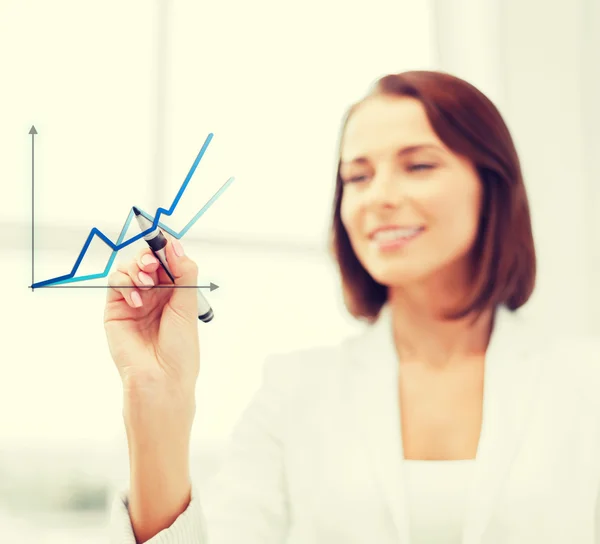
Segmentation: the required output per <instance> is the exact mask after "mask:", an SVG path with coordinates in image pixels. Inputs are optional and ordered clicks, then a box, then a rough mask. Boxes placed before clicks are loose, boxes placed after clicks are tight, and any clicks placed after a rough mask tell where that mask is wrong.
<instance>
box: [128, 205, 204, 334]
mask: <svg viewBox="0 0 600 544" xmlns="http://www.w3.org/2000/svg"><path fill="white" fill-rule="evenodd" d="M133 213H135V218H136V219H137V222H138V225H139V226H140V229H141V230H142V232H144V231H146V230H148V229H149V228H152V222H151V221H149V220H148V219H146V218H145V217H144V216H143V215H142V214H141V213H140V210H138V209H137V208H136V207H135V206H134V207H133ZM144 240H146V242H147V243H148V245H149V246H150V249H151V250H152V253H154V256H155V257H156V258H157V259H158V261H159V262H160V264H161V265H162V267H163V269H164V271H165V272H166V273H167V275H168V276H169V278H170V279H171V281H172V282H173V283H175V278H174V277H173V274H172V273H171V271H170V270H169V265H168V264H167V254H166V252H165V247H166V245H167V239H166V238H165V235H164V234H163V232H162V230H160V227H159V226H158V225H156V228H155V229H154V230H153V231H151V232H149V233H148V234H146V235H145V236H144ZM197 291H198V319H200V321H204V322H205V323H208V322H209V321H211V320H212V318H213V317H214V313H213V309H212V308H211V307H210V304H209V303H208V301H207V300H206V298H205V297H204V295H203V294H202V291H201V290H200V289H199V288H198V289H197Z"/></svg>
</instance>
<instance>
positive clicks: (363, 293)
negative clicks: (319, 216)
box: [329, 71, 536, 322]
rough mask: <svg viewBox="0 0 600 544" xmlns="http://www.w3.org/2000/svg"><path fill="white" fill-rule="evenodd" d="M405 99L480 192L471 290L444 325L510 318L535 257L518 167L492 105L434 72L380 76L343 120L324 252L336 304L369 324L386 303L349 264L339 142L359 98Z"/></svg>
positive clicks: (352, 259) (377, 287) (529, 284)
mask: <svg viewBox="0 0 600 544" xmlns="http://www.w3.org/2000/svg"><path fill="white" fill-rule="evenodd" d="M378 95H386V96H399V97H402V96H407V97H412V98H416V99H417V100H419V101H420V102H421V103H422V104H423V106H424V108H425V112H426V114H427V117H428V119H429V122H430V123H431V125H432V127H433V129H434V131H435V132H436V134H437V136H438V137H439V138H440V139H441V140H442V141H443V142H444V144H445V145H446V146H447V147H448V148H450V149H451V150H452V151H453V152H454V153H456V154H458V155H462V156H464V157H466V158H468V159H470V160H471V161H472V162H473V164H474V165H475V167H476V168H477V172H478V174H479V178H480V180H481V182H482V184H483V206H482V212H481V218H480V222H479V231H478V235H477V238H476V241H475V244H474V247H473V258H474V259H473V262H474V270H473V287H472V289H471V292H470V294H469V296H468V297H467V300H466V301H465V303H464V305H463V306H462V307H461V308H458V309H457V310H456V311H455V312H453V313H452V314H450V315H448V316H447V317H448V318H450V319H453V318H461V317H464V316H466V315H468V314H470V313H471V312H475V313H476V314H479V313H480V312H481V311H484V310H486V309H488V308H492V307H495V306H497V305H499V304H505V305H506V306H507V307H508V308H509V309H511V310H516V309H517V308H519V307H520V306H522V305H523V304H525V302H527V300H528V299H529V297H530V296H531V294H532V292H533V289H534V285H535V274H536V256H535V248H534V242H533V235H532V229H531V219H530V214H529V204H528V201H527V194H526V192H525V186H524V183H523V178H522V173H521V166H520V163H519V158H518V155H517V151H516V149H515V146H514V143H513V140H512V138H511V135H510V133H509V130H508V128H507V126H506V124H505V123H504V121H503V119H502V116H501V115H500V113H499V111H498V110H497V108H496V107H495V106H494V104H493V103H492V102H491V101H490V100H489V99H488V98H487V97H486V96H485V95H483V94H482V93H481V92H480V91H479V90H478V89H477V88H475V87H474V86H473V85H471V84H469V83H467V82H466V81H463V80H462V79H459V78H457V77H455V76H452V75H449V74H446V73H444V72H437V71H410V72H403V73H401V74H391V75H386V76H384V77H382V78H380V79H379V80H377V81H376V82H375V84H374V86H373V87H372V89H371V91H370V92H369V93H368V94H367V95H366V96H365V97H364V98H363V99H362V100H360V101H359V102H357V103H356V104H354V105H352V106H351V107H350V108H349V110H348V111H347V113H346V115H345V119H344V121H343V123H342V128H341V133H340V137H339V148H338V166H337V174H336V186H335V196H334V203H333V220H332V228H331V235H330V240H329V243H330V250H331V253H332V255H333V257H334V258H335V260H336V261H337V265H338V267H339V270H340V273H341V278H342V287H343V294H344V302H345V305H346V308H347V309H348V311H349V312H350V313H351V315H353V316H354V317H355V318H357V319H365V320H367V321H369V322H373V321H374V320H375V319H376V318H377V316H378V315H379V312H380V310H381V307H382V306H383V304H384V303H385V302H386V301H387V295H388V293H387V286H385V285H382V284H380V283H378V282H376V281H375V280H374V279H373V278H372V277H371V275H370V274H369V273H368V272H367V271H366V270H365V269H364V267H363V266H362V264H361V263H360V262H359V260H358V258H357V257H356V255H355V253H354V251H353V249H352V246H351V245H350V240H349V238H348V234H347V232H346V229H345V228H344V226H343V224H342V220H341V215H340V206H341V201H342V191H343V184H342V180H341V179H340V159H341V149H342V140H343V135H344V132H345V130H346V125H347V123H348V120H349V118H350V116H351V115H352V113H353V112H354V111H355V110H356V108H357V107H358V106H360V104H361V103H362V102H363V101H364V100H365V99H367V98H369V97H372V96H378Z"/></svg>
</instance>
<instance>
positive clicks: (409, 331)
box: [388, 285, 494, 370]
mask: <svg viewBox="0 0 600 544" xmlns="http://www.w3.org/2000/svg"><path fill="white" fill-rule="evenodd" d="M446 287H447V286H446ZM455 287H458V286H455ZM448 293H454V295H453V296H449V295H448ZM457 293H458V294H457ZM461 293H464V290H463V289H442V288H441V286H438V288H432V286H431V285H429V286H427V287H425V286H422V287H417V288H411V289H392V288H390V290H389V294H390V296H389V302H388V303H389V306H390V311H391V317H392V323H393V330H394V341H395V344H396V350H397V353H398V357H399V360H400V361H401V363H402V364H419V365H425V366H427V367H431V368H435V369H439V370H442V369H445V368H447V367H449V366H452V365H455V364H457V363H459V362H464V361H466V360H472V359H475V358H481V357H482V356H484V355H485V352H486V350H487V345H488V343H489V340H490V335H491V331H492V327H493V317H494V316H493V310H486V311H485V312H483V313H482V314H481V316H480V317H479V318H478V319H477V320H476V321H475V322H473V317H474V316H473V315H467V316H466V317H464V318H461V319H458V320H448V319H446V318H445V317H444V313H445V312H447V311H448V310H451V309H454V307H455V305H456V304H457V303H458V302H459V301H460V300H461V298H460V294H461Z"/></svg>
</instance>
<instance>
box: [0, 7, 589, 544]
mask: <svg viewBox="0 0 600 544" xmlns="http://www.w3.org/2000/svg"><path fill="white" fill-rule="evenodd" d="M0 67H1V70H2V80H3V85H2V90H1V91H0V199H1V202H2V206H1V208H0V233H1V236H0V260H1V262H2V271H1V272H0V274H1V275H2V276H1V277H2V283H3V285H4V296H3V304H2V307H3V311H2V312H1V313H0V337H1V339H2V350H1V352H0V353H1V355H0V365H1V371H2V373H1V376H0V542H2V543H7V544H12V543H23V544H26V543H33V542H35V543H36V544H58V543H60V544H69V543H75V542H76V543H78V544H80V543H81V542H86V543H91V544H94V543H96V542H105V541H106V540H107V536H108V532H107V528H106V527H107V523H108V515H109V507H110V503H111V502H112V500H113V498H114V494H115V493H116V492H117V490H119V489H122V488H124V487H125V486H126V485H127V478H128V464H127V462H128V459H127V446H126V440H125V435H124V429H123V422H122V415H121V410H122V398H121V385H120V380H119V377H118V374H117V372H116V370H115V368H114V364H113V362H112V359H111V357H110V354H109V352H108V347H107V344H106V340H105V336H104V329H103V323H102V319H103V308H104V300H105V297H106V290H105V289H80V288H79V289H37V290H35V291H34V292H33V293H32V291H31V289H28V287H27V286H29V285H31V283H32V273H33V274H34V281H35V282H40V281H43V280H46V279H50V278H54V277H57V276H61V275H64V274H68V273H70V272H71V270H72V268H73V265H74V264H75V261H76V259H77V256H78V255H79V253H80V251H81V249H82V246H83V244H84V242H85V241H86V239H87V237H88V234H89V232H90V229H91V228H92V227H97V228H99V229H100V230H101V231H102V232H103V233H104V234H106V236H108V237H109V238H110V239H111V240H113V241H115V240H116V239H117V238H118V236H119V233H120V230H121V228H122V225H123V223H124V221H125V218H126V217H127V214H128V213H129V211H130V209H131V206H133V205H136V206H139V207H141V208H142V209H144V210H146V211H147V212H149V213H151V214H154V213H155V210H156V208H157V207H159V206H163V207H169V206H170V204H171V202H172V200H173V198H174V197H175V194H176V193H177V191H178V189H179V188H180V186H181V184H182V183H183V181H184V179H185V177H186V175H187V174H188V171H189V169H190V167H191V165H192V163H193V162H194V160H195V158H196V156H197V154H198V152H199V150H200V148H201V147H202V145H203V144H204V142H205V140H206V137H207V136H208V134H209V133H213V134H214V137H213V139H212V141H211V143H210V144H209V146H208V149H207V150H206V153H205V155H204V158H203V159H202V160H201V162H200V164H199V166H198V168H197V170H196V172H195V174H194V176H193V178H192V179H191V181H190V184H189V186H188V188H187V190H186V192H185V194H184V197H183V198H182V200H181V202H180V204H179V205H178V207H177V209H176V211H175V213H174V214H173V215H172V216H171V217H164V216H163V218H162V219H161V220H162V221H164V222H165V223H167V224H168V225H169V226H170V227H171V228H173V229H175V230H178V229H181V228H182V227H183V226H184V225H185V224H186V223H187V222H188V221H189V219H190V218H191V217H193V216H194V215H195V214H196V213H197V212H198V210H200V209H201V208H202V206H204V204H205V203H206V201H207V200H208V199H209V198H210V197H211V196H212V195H213V194H214V193H215V192H216V191H217V190H218V189H219V188H220V187H221V186H222V185H223V184H224V183H225V182H226V180H227V179H228V178H229V177H231V176H235V178H236V179H235V181H234V182H233V184H232V185H231V186H230V187H229V188H228V189H227V190H226V191H225V192H224V193H223V194H222V195H221V196H220V197H219V198H218V199H217V201H216V202H215V203H214V204H213V205H212V206H211V207H210V209H209V210H208V211H207V212H206V213H205V214H204V215H203V216H202V217H201V218H200V220H199V221H198V222H197V223H196V224H195V225H194V227H192V229H191V230H190V231H189V233H188V234H186V236H185V237H184V239H183V243H184V246H185V248H186V251H187V252H188V254H189V255H190V256H191V257H192V258H193V259H195V260H196V261H197V262H198V264H199V268H200V272H199V283H200V284H202V285H208V284H209V283H210V282H213V283H215V284H217V285H218V286H219V289H217V290H216V291H213V292H208V291H206V296H207V298H208V299H209V300H210V302H211V304H212V306H213V308H214V311H215V316H216V317H215V320H214V321H213V322H212V323H210V324H208V325H206V324H200V325H199V328H200V334H201V343H202V361H201V374H200V380H199V383H198V410H197V418H196V422H195V426H194V430H193V458H194V462H193V467H192V470H193V476H194V478H196V479H197V480H199V481H202V480H203V479H204V478H206V477H209V476H210V475H211V474H212V473H213V471H214V470H215V469H216V468H217V467H218V464H219V459H220V455H219V453H220V451H221V448H222V447H223V444H224V441H225V440H226V439H227V438H228V436H229V433H230V431H231V430H232V426H233V425H234V423H235V422H236V420H237V418H238V417H239V416H240V413H241V411H242V410H243V408H244V407H245V406H246V404H247V403H248V401H249V400H250V397H251V396H252V394H253V393H254V391H255V390H256V388H257V387H258V385H259V383H260V377H261V374H260V372H261V367H262V364H263V362H264V357H265V356H266V355H267V354H270V353H273V352H284V351H290V350H293V349H296V348H298V347H303V346H309V345H315V344H330V343H337V342H338V341H340V340H341V339H342V338H343V337H344V336H345V335H347V334H350V333H352V332H354V331H356V330H358V328H359V325H358V324H357V323H355V322H353V321H352V319H351V318H350V317H349V316H348V315H347V313H346V311H345V308H344V306H343V303H342V298H341V291H340V286H339V281H338V277H337V274H336V268H335V266H334V264H333V262H332V261H331V259H330V258H329V256H328V254H327V250H326V243H327V233H328V227H329V221H330V210H331V201H332V196H333V188H334V173H335V158H336V157H335V151H336V144H337V139H338V135H339V128H340V123H341V120H342V115H343V113H344V112H345V110H346V108H347V107H348V106H349V105H350V104H351V103H352V102H354V101H355V100H357V99H359V98H360V97H361V96H362V95H363V94H364V93H365V92H366V91H367V89H368V88H369V86H370V85H371V84H372V83H373V82H374V81H375V79H376V78H378V77H380V76H381V75H383V74H385V73H389V72H400V71H404V70H411V69H438V70H444V71H448V72H450V73H453V74H454V75H457V76H459V77H463V78H464V79H467V80H468V81H470V82H471V83H473V84H474V85H476V86H477V87H478V88H479V89H480V90H482V91H483V92H484V93H486V94H487V95H488V96H489V97H490V98H491V99H492V100H493V101H494V102H495V103H496V105H497V106H498V107H499V109H500V111H501V112H502V113H503V115H504V116H505V119H506V121H507V123H508V125H509V128H510V129H511V131H512V133H513V136H514V139H515V142H516V144H517V149H518V151H519V154H520V157H521V161H522V166H523V170H524V174H525V181H526V185H527V189H528V193H529V198H530V203H531V208H532V216H533V223H534V234H535V237H536V243H537V251H538V258H539V275H538V286H537V290H536V292H535V294H534V297H533V298H532V299H531V301H530V303H529V304H528V305H527V307H526V308H525V311H526V312H529V313H531V314H532V316H533V317H534V318H535V319H536V320H537V323H539V326H540V327H544V328H545V329H546V330H547V331H548V334H552V333H553V332H554V331H556V332H562V331H566V332H578V331H583V332H592V333H596V334H600V310H599V307H598V301H599V300H600V287H599V285H598V278H599V277H600V219H599V216H600V213H598V212H600V181H599V180H600V162H599V161H598V156H599V155H600V133H599V131H598V127H599V126H600V2H598V0H554V1H553V2H551V3H548V2H544V1H542V0H503V1H501V0H488V1H487V2H481V1H480V0H419V1H414V0H411V1H409V0H370V1H369V2H368V3H365V2H356V3H349V2H339V1H338V2H327V3H323V2H317V0H305V1H304V2H302V3H283V2H276V1H275V0H255V1H254V2H243V1H242V0H222V1H220V2H211V3H207V2H196V1H191V0H173V1H166V0H143V1H142V0H129V1H118V2H117V1H116V0H105V1H103V2H101V3H98V2H82V1H75V0H54V1H53V2H47V1H43V0H0ZM32 126H35V129H36V131H37V135H35V136H32V135H30V129H31V127H32ZM33 138H35V144H34V145H35V166H34V167H33V172H34V176H35V184H34V193H35V207H34V208H32V139H33ZM32 215H33V216H34V218H35V222H34V225H33V227H32ZM32 231H33V235H34V236H33V237H32ZM138 233H139V230H137V225H136V224H135V222H134V223H133V224H132V226H131V228H130V229H129V231H128V233H127V237H128V238H130V237H132V236H134V235H136V234H138ZM32 246H34V251H33V258H32ZM142 247H145V243H144V242H143V241H141V240H140V241H138V242H136V243H134V244H132V245H129V246H128V247H126V248H124V249H123V250H122V251H120V252H119V254H118V257H117V261H119V260H124V261H127V260H129V259H131V258H132V257H133V256H134V255H135V254H136V253H137V252H138V251H139V250H140V249H141V248H142ZM110 254H111V250H110V249H109V248H108V246H106V245H105V244H104V243H103V242H102V241H101V240H99V239H98V238H95V239H94V241H93V242H92V244H91V245H90V247H89V250H88V252H87V253H86V256H85V258H84V260H83V261H82V263H81V265H80V267H79V269H78V271H77V274H76V275H77V276H81V275H85V274H91V273H98V272H102V271H103V270H104V267H105V266H106V263H107V260H108V258H109V256H110ZM32 260H33V261H34V265H35V266H34V267H32ZM105 284H106V278H105V279H104V280H102V279H100V280H94V281H90V282H87V283H86V284H85V285H105ZM71 285H84V284H83V283H78V284H71ZM7 303H8V304H7Z"/></svg>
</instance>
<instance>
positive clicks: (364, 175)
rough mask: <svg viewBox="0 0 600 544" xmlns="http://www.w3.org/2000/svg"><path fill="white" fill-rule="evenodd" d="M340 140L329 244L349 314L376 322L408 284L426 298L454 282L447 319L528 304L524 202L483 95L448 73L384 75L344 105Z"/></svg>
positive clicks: (514, 162) (512, 160)
mask: <svg viewBox="0 0 600 544" xmlns="http://www.w3.org/2000/svg"><path fill="white" fill-rule="evenodd" d="M342 134H343V138H342V139H341V140H340V162H339V168H338V175H337V182H336V193H335V201H334V214H333V229H332V238H331V247H332V250H333V253H334V255H335V256H336V259H337V261H338V262H339V266H340V271H341V275H342V279H343V281H344V287H345V295H346V301H347V304H348V306H349V308H352V310H351V311H352V313H353V315H354V316H356V317H364V318H367V319H370V320H372V319H373V318H375V317H376V316H377V315H378V313H379V310H380V308H381V306H382V305H383V303H384V302H385V300H387V299H388V297H392V298H394V297H398V296H406V289H404V288H403V287H402V286H404V287H406V286H407V285H411V286H414V284H415V282H420V283H421V284H424V283H427V282H429V286H428V288H427V289H426V290H427V292H428V293H429V294H430V296H431V297H439V296H440V295H441V292H443V291H447V289H446V287H447V286H448V285H453V290H452V293H453V297H452V299H450V300H447V301H446V306H447V307H446V310H447V313H448V315H450V316H454V317H464V316H465V315H467V314H470V313H472V312H473V311H475V310H483V309H485V308H487V307H489V306H494V305H496V304H502V303H506V304H507V305H508V306H509V307H510V308H511V309H516V308H518V307H520V306H522V305H523V304H525V302H527V300H528V299H529V297H530V295H531V293H532V291H533V288H534V284H535V272H536V258H535V249H534V245H533V236H532V229H531V221H530V217H529V205H528V201H527V196H526V193H525V188H524V184H523V179H522V175H521V167H520V164H519V159H518V156H517V153H516V150H515V147H514V144H513V141H512V139H511V136H510V134H509V132H508V129H507V127H506V125H505V124H504V121H503V120H502V118H501V116H500V113H499V112H498V110H497V109H496V107H495V106H494V105H493V104H492V103H491V101H490V100H489V99H487V98H486V97H485V96H484V95H483V94H482V93H481V92H479V91H478V90H477V89H476V88H475V87H473V86H472V85H469V84H468V83H466V82H464V81H462V80H460V79H458V78H456V77H452V76H450V75H448V74H443V73H434V72H425V71H414V72H405V73H403V74H399V75H389V76H387V77H384V78H382V79H381V80H380V81H379V82H378V83H377V85H376V86H375V88H374V89H373V90H372V91H371V93H370V94H369V95H368V96H367V97H365V98H364V99H363V100H361V101H360V102H358V103H357V104H355V105H354V106H352V107H351V108H350V110H349V112H348V114H347V117H346V120H345V123H344V125H343V127H342ZM440 271H443V274H442V276H443V278H444V280H443V284H444V285H439V278H440V277H441V276H440V274H437V273H438V272H440ZM432 278H435V281H434V283H435V282H437V283H438V285H435V284H434V283H432V282H431V281H430V280H431V279H432ZM459 301H460V302H459Z"/></svg>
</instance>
